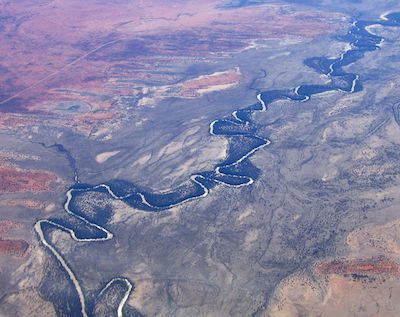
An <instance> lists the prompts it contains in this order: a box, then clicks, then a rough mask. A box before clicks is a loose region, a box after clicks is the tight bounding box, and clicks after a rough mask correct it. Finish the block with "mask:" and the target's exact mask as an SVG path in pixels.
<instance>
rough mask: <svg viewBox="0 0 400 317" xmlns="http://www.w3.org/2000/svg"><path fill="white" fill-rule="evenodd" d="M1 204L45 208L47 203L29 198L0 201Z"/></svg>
mask: <svg viewBox="0 0 400 317" xmlns="http://www.w3.org/2000/svg"><path fill="white" fill-rule="evenodd" d="M0 205H4V206H24V207H27V208H30V209H44V208H45V207H46V205H45V204H44V203H42V202H40V201H36V200H28V199H24V200H23V199H15V200H3V201H0ZM0 232H1V223H0Z"/></svg>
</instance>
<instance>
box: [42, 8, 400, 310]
mask: <svg viewBox="0 0 400 317" xmlns="http://www.w3.org/2000/svg"><path fill="white" fill-rule="evenodd" d="M376 24H379V25H382V26H400V13H389V14H386V15H384V16H382V17H381V19H380V20H379V21H356V22H354V23H353V25H352V27H351V28H350V30H349V31H348V33H347V34H346V35H344V36H341V37H340V38H337V39H338V40H339V41H343V42H346V43H348V44H350V46H349V49H348V50H347V51H345V52H344V53H342V54H341V56H340V57H338V58H326V57H312V58H308V59H306V60H305V61H304V64H305V65H307V66H308V67H311V68H313V69H314V70H315V71H317V72H318V73H320V74H324V75H327V76H329V78H330V83H329V84H326V85H301V86H298V87H296V88H294V89H287V90H271V91H263V92H259V93H258V94H257V95H256V98H257V102H256V103H255V104H253V105H251V106H248V107H246V108H243V109H238V110H236V111H234V112H233V113H232V114H231V115H230V116H229V117H226V118H224V119H220V120H215V121H213V122H212V123H211V124H210V133H211V134H212V135H219V136H225V137H226V138H228V140H229V148H228V155H227V157H226V159H225V161H223V162H221V163H219V164H218V165H216V166H215V168H214V169H213V170H212V171H201V172H199V173H197V174H193V175H190V176H189V179H190V181H188V182H187V183H185V184H183V185H181V186H179V187H178V188H175V189H172V190H171V191H170V192H168V193H162V194H159V193H154V192H147V191H143V190H141V189H140V188H139V187H137V186H135V184H133V183H131V182H127V181H124V180H111V181H108V182H106V183H103V184H99V185H95V186H93V185H85V184H81V183H79V181H78V178H77V177H75V180H76V184H75V185H74V186H73V187H72V188H70V189H69V190H68V192H67V194H66V195H67V200H66V202H65V205H64V208H65V211H66V212H67V213H68V214H69V215H70V216H71V217H72V220H71V221H67V220H60V219H44V220H40V221H38V222H37V223H36V224H35V231H36V233H37V235H38V238H39V239H40V241H41V243H42V245H43V246H44V247H45V248H46V249H47V250H48V251H50V253H51V254H52V255H53V256H54V258H55V260H56V261H57V263H58V264H59V265H60V266H61V268H62V269H63V270H64V271H65V272H66V274H67V276H68V278H69V280H70V282H71V283H72V284H73V287H74V292H75V293H76V294H75V295H74V298H76V299H75V300H73V301H72V300H71V298H69V299H68V300H67V299H65V300H64V301H63V300H60V301H58V304H57V306H58V307H56V309H57V310H58V311H64V313H67V312H68V314H69V315H70V316H75V315H76V316H90V315H92V314H93V307H94V301H96V300H99V299H101V298H103V297H104V296H105V294H106V293H107V292H114V293H117V294H114V295H116V298H118V301H117V302H115V303H114V304H113V305H114V306H115V307H113V309H114V314H115V313H116V314H117V315H118V316H122V315H123V312H124V305H125V303H126V301H127V299H128V296H129V294H130V293H131V292H132V290H133V285H132V283H131V282H130V281H129V280H128V279H126V278H114V279H112V280H111V281H110V282H109V283H107V284H106V285H105V286H104V288H103V289H102V290H100V291H99V293H98V294H97V297H94V296H91V297H90V298H86V297H87V296H85V294H84V291H83V290H82V288H81V286H80V284H79V281H78V279H77V277H76V276H75V274H74V272H73V271H72V270H71V268H70V267H69V265H68V263H67V261H66V260H65V259H64V258H63V257H62V255H61V250H57V249H56V247H55V246H53V245H52V244H51V243H50V242H49V239H48V234H49V232H50V231H51V230H52V229H60V230H63V231H65V232H67V233H68V234H69V235H70V236H71V238H72V239H73V240H75V241H81V242H101V241H106V240H110V239H112V238H113V234H112V233H111V232H110V231H108V230H107V229H106V228H105V225H106V223H107V222H108V220H109V219H110V217H111V215H112V211H111V210H99V212H97V213H95V214H93V213H90V214H89V213H85V211H83V210H80V209H79V208H78V207H77V205H76V203H75V202H76V200H77V198H79V195H82V194H85V193H87V192H90V191H92V192H105V193H107V194H108V195H110V196H111V197H112V198H113V199H117V200H121V201H123V202H125V203H126V204H127V205H129V206H132V207H134V208H137V209H141V210H144V211H147V212H161V211H163V210H166V209H168V208H172V207H174V206H177V205H180V204H183V203H185V202H187V201H189V200H193V199H199V198H201V197H205V196H206V195H208V194H209V193H210V190H212V189H213V188H214V187H215V186H219V185H224V186H230V187H241V186H249V185H251V184H252V183H253V182H254V181H256V180H257V178H258V177H259V174H260V171H259V170H258V169H257V168H256V167H255V166H254V165H253V164H252V163H251V161H250V160H249V157H250V156H251V155H252V154H253V153H255V152H256V151H257V150H259V149H261V148H263V147H265V146H267V145H268V144H269V143H270V141H269V140H268V139H265V138H263V137H260V136H258V135H257V126H256V124H255V123H254V122H253V121H252V116H253V115H254V114H255V113H256V112H259V111H267V109H268V105H269V104H270V103H272V102H273V101H276V100H279V99H290V100H293V101H307V100H308V99H310V97H311V96H312V95H315V94H318V93H322V92H326V91H335V90H341V91H346V92H349V93H354V92H358V91H361V90H362V89H363V88H362V83H361V81H360V78H359V75H357V74H354V73H347V72H345V71H344V70H343V67H344V66H347V65H349V64H351V63H354V62H355V61H358V60H359V59H361V58H362V57H363V56H364V54H365V53H366V52H370V51H375V50H378V49H380V44H381V43H382V42H383V38H382V37H380V36H378V35H375V34H372V33H370V32H369V31H368V29H367V27H368V26H370V25H376ZM394 111H395V112H396V111H397V112H398V109H397V108H396V109H394ZM93 298H94V299H93ZM110 298H111V297H110ZM49 300H51V296H50V297H49ZM137 314H138V313H137Z"/></svg>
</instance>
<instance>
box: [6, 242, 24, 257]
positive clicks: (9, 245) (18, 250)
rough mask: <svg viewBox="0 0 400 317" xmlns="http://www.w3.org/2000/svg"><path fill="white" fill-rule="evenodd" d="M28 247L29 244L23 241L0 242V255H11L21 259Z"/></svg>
mask: <svg viewBox="0 0 400 317" xmlns="http://www.w3.org/2000/svg"><path fill="white" fill-rule="evenodd" d="M28 247H29V244H28V242H26V241H25V240H19V239H18V240H14V239H6V240H0V255H13V256H18V257H22V256H24V255H25V253H26V251H27V250H28Z"/></svg>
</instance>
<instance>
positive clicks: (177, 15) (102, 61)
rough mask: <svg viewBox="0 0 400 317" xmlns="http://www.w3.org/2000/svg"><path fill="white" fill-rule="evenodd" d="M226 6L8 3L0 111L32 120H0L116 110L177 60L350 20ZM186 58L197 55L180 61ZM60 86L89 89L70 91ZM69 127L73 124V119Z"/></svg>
mask: <svg viewBox="0 0 400 317" xmlns="http://www.w3.org/2000/svg"><path fill="white" fill-rule="evenodd" d="M219 4H220V1H217V0H204V1H194V0H186V1H161V0H148V1H139V0H138V1H116V2H107V3H104V2H101V1H90V0H89V1H84V2H82V1H80V0H79V1H78V0H71V1H60V0H55V1H51V2H48V3H43V2H40V1H39V2H37V3H36V2H32V1H28V0H21V1H17V2H12V1H11V2H3V3H1V4H0V12H1V13H0V15H1V17H2V19H1V20H0V28H1V29H2V32H1V34H0V55H1V56H7V58H6V59H3V60H2V61H1V64H0V112H7V113H21V114H24V116H25V118H24V119H23V118H15V117H10V118H8V119H1V118H0V127H1V125H3V126H10V127H12V128H13V129H15V128H18V127H20V126H23V125H24V124H26V125H29V124H32V120H31V118H30V115H31V114H32V113H35V114H38V115H40V116H44V117H45V118H46V120H48V122H47V123H48V124H51V125H57V124H59V123H60V122H57V121H56V120H53V119H52V118H54V114H52V113H51V112H52V109H46V108H45V109H43V104H53V103H52V101H62V100H71V98H72V97H74V98H75V97H76V98H77V99H79V100H84V101H86V102H88V103H90V105H91V110H90V111H98V110H101V109H103V110H104V109H110V108H112V107H118V106H119V103H118V102H117V101H118V100H119V99H118V98H119V97H120V96H129V97H132V96H135V95H136V94H137V93H138V91H139V90H136V88H137V87H136V86H135V84H134V83H132V81H134V80H139V81H141V80H147V79H149V80H159V81H161V82H162V85H168V84H173V83H174V82H176V79H177V76H176V73H175V71H176V70H175V69H174V65H173V64H174V63H196V62H197V61H196V58H201V61H202V62H206V61H207V60H212V59H213V58H214V56H219V55H221V54H224V53H225V52H230V51H235V50H240V49H243V48H245V47H247V46H248V45H249V41H252V40H257V39H266V38H268V39H282V38H288V37H296V38H302V39H304V40H311V39H313V38H315V37H317V36H319V35H321V34H325V33H327V32H333V31H334V30H336V29H337V28H340V27H343V25H344V24H343V21H342V20H341V17H343V16H342V15H341V14H339V13H332V12H322V11H305V12H299V11H295V9H294V8H293V7H291V6H281V5H260V6H252V7H247V8H238V9H231V10H226V9H219V8H218V5H219ZM180 56H183V57H186V56H191V57H194V59H193V58H192V59H190V61H189V62H188V61H182V59H177V60H174V59H173V58H174V57H180ZM160 63H161V64H162V63H164V65H168V67H169V68H168V67H164V68H163V67H160ZM149 72H151V75H148V74H149ZM178 77H179V76H178ZM126 79H127V80H126ZM226 79H227V78H225V80H226ZM213 80H215V79H213ZM221 80H222V79H221ZM127 83H129V84H127ZM187 84H188V85H189V86H190V85H191V84H192V85H196V84H198V85H200V86H201V85H206V86H207V85H208V84H207V83H204V82H203V83H201V82H197V83H194V82H193V83H191V84H190V83H187ZM139 87H143V83H141V84H139ZM58 88H62V89H64V90H65V89H66V90H71V91H80V92H83V93H82V94H78V95H74V96H71V94H62V93H60V92H58V91H57V89H58ZM178 88H179V87H178ZM93 92H94V93H93ZM100 95H102V96H100ZM63 98H64V99H63ZM121 108H125V106H124V105H123V107H121ZM114 110H115V109H114ZM121 111H122V110H121ZM25 113H28V114H27V115H26V114H25ZM66 116H68V115H67V114H66ZM74 116H75V114H71V115H70V116H68V117H69V118H71V119H73V118H74ZM90 119H93V120H96V118H90ZM24 120H26V121H24ZM105 120H112V118H106V119H105ZM39 122H40V120H39ZM63 124H65V125H66V126H68V123H67V121H65V122H63ZM75 124H77V125H78V126H75ZM81 124H83V125H84V126H85V125H86V123H81V122H75V123H74V124H73V125H72V126H75V128H76V129H77V130H83V131H85V130H87V129H88V128H87V127H79V125H81Z"/></svg>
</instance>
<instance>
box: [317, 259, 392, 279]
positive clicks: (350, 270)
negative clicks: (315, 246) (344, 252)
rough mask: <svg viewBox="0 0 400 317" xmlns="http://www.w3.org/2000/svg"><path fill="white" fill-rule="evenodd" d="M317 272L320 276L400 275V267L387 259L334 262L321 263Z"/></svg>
mask: <svg viewBox="0 0 400 317" xmlns="http://www.w3.org/2000/svg"><path fill="white" fill-rule="evenodd" d="M316 271H317V272H318V273H320V274H360V275H363V274H391V275H400V266H399V264H397V263H396V262H395V261H393V260H391V259H389V258H386V257H376V258H369V259H354V260H334V261H331V262H326V263H321V264H319V265H318V266H317V268H316Z"/></svg>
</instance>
